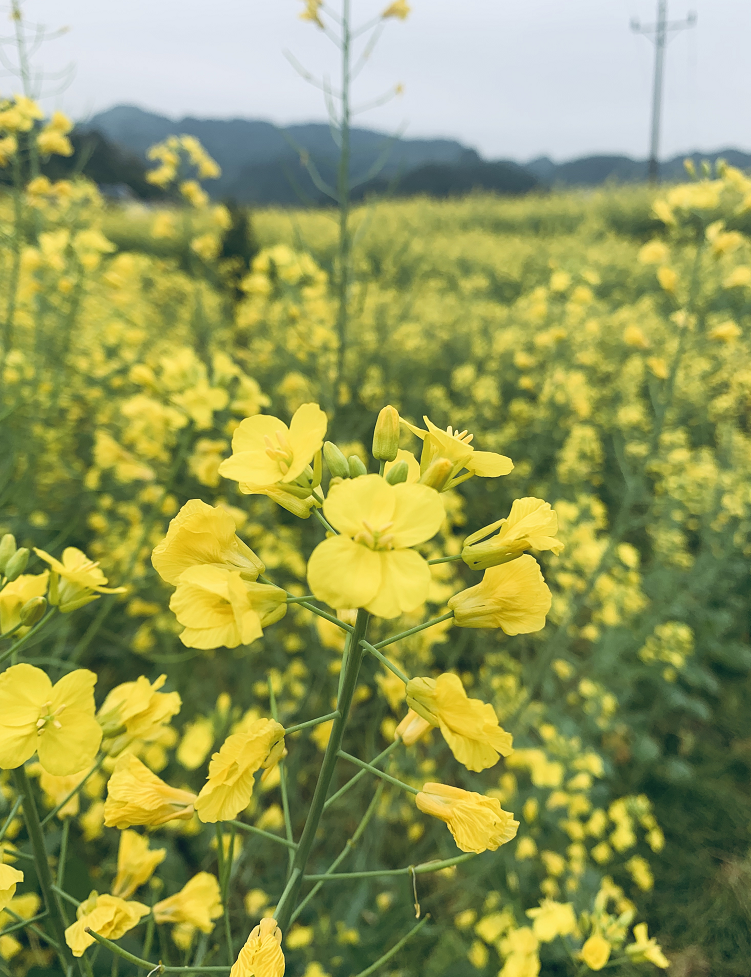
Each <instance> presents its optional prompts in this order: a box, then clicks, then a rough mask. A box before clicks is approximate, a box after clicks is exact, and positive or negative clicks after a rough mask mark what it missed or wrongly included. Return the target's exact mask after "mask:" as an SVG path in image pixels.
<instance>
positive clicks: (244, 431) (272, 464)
mask: <svg viewBox="0 0 751 977" xmlns="http://www.w3.org/2000/svg"><path fill="white" fill-rule="evenodd" d="M279 433H281V435H282V438H286V439H287V440H289V428H288V427H287V425H286V424H285V423H284V421H280V420H279V418H278V417H272V416H271V415H270V414H256V415H254V416H253V417H246V418H245V420H244V421H241V422H240V423H239V424H238V426H237V427H236V428H235V432H234V434H233V435H232V454H231V455H230V457H229V458H226V459H225V460H224V461H223V462H222V463H221V465H220V466H219V474H220V475H223V476H224V478H231V479H233V480H234V481H236V482H252V483H254V484H255V485H273V484H274V483H275V482H280V481H281V480H282V479H283V478H284V474H285V473H284V472H283V471H282V469H281V468H280V467H279V461H278V459H276V458H273V457H271V456H270V455H269V454H268V445H267V443H266V441H265V439H266V438H268V439H269V441H270V442H271V444H272V445H273V446H274V448H276V449H278V448H279V446H280V443H279V438H278V435H279Z"/></svg>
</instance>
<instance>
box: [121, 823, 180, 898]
mask: <svg viewBox="0 0 751 977" xmlns="http://www.w3.org/2000/svg"><path fill="white" fill-rule="evenodd" d="M166 854H167V849H166V848H149V839H148V837H147V836H146V835H139V834H138V832H137V831H130V830H125V831H123V832H122V834H121V835H120V847H119V848H118V850H117V875H116V876H115V881H114V882H113V883H112V895H113V896H119V897H120V898H121V899H127V898H128V897H129V896H132V895H133V893H134V892H135V891H136V889H138V888H139V886H142V885H144V884H145V883H146V882H148V881H149V879H150V878H151V876H152V875H153V874H154V869H155V868H156V867H157V865H161V863H162V862H163V861H164V858H165V856H166Z"/></svg>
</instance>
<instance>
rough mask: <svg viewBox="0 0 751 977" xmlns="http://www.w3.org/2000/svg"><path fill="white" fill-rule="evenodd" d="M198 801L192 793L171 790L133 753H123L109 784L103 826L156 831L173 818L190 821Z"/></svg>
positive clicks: (175, 789)
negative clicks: (144, 827) (146, 827)
mask: <svg viewBox="0 0 751 977" xmlns="http://www.w3.org/2000/svg"><path fill="white" fill-rule="evenodd" d="M195 800H196V795H195V794H193V793H191V792H190V791H189V790H178V789H177V788H176V787H170V786H169V785H168V784H165V782H164V781H163V780H162V779H161V778H160V777H157V775H156V774H155V773H152V772H151V771H150V770H149V768H148V767H147V766H145V764H143V763H141V761H140V760H139V759H138V758H137V757H135V756H133V754H132V753H123V754H122V756H120V757H119V758H118V760H117V763H116V764H115V768H114V770H113V771H112V776H111V777H110V779H109V781H108V783H107V800H106V801H105V803H104V823H105V824H106V826H107V827H108V828H120V829H121V830H122V829H123V828H129V827H131V826H132V825H134V824H148V825H150V826H151V827H155V826H156V825H158V824H164V823H165V822H166V821H172V820H173V819H174V818H180V819H182V820H184V821H189V820H190V819H191V817H192V816H193V805H194V804H195Z"/></svg>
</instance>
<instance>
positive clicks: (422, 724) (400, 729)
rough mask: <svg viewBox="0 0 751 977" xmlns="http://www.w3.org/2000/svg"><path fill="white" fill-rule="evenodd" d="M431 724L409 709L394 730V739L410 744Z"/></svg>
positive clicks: (423, 733) (422, 734) (430, 726)
mask: <svg viewBox="0 0 751 977" xmlns="http://www.w3.org/2000/svg"><path fill="white" fill-rule="evenodd" d="M432 725H433V724H432V723H429V722H428V721H427V719H424V718H423V717H422V716H420V715H418V713H416V712H415V710H414V709H410V710H409V711H408V712H407V715H406V716H405V717H404V719H402V721H401V722H400V723H399V725H398V726H397V727H396V729H395V730H394V739H400V740H401V741H402V743H404V745H405V746H412V745H414V744H415V743H416V742H417V741H418V740H419V739H420V737H421V736H424V735H425V733H427V731H428V730H429V729H431V728H432Z"/></svg>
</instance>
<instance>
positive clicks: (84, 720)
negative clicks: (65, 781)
mask: <svg viewBox="0 0 751 977" xmlns="http://www.w3.org/2000/svg"><path fill="white" fill-rule="evenodd" d="M56 722H57V723H59V728H58V726H55V725H53V724H52V723H47V725H46V726H45V727H44V729H43V730H42V732H41V735H40V737H39V742H38V745H37V752H38V753H39V762H40V763H41V765H42V766H43V767H44V769H45V770H46V771H47V773H51V774H53V775H54V776H55V777H67V776H69V774H72V773H79V772H80V771H81V770H85V769H86V768H87V767H90V766H91V764H92V763H93V762H94V757H95V756H96V755H97V752H98V751H99V744H100V743H101V741H102V727H101V726H100V725H99V723H98V722H97V721H96V719H94V716H93V715H92V714H91V713H89V712H84V711H83V710H82V709H65V710H63V712H61V713H59V714H58V716H57V717H56Z"/></svg>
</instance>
